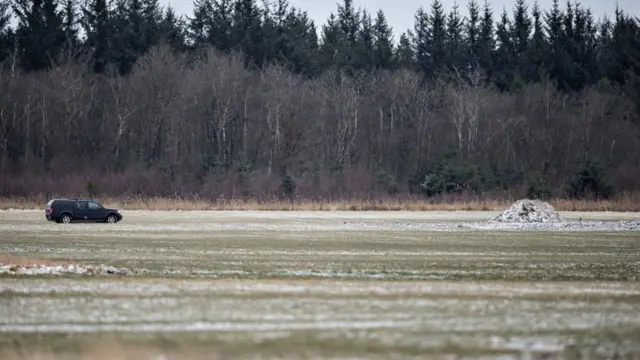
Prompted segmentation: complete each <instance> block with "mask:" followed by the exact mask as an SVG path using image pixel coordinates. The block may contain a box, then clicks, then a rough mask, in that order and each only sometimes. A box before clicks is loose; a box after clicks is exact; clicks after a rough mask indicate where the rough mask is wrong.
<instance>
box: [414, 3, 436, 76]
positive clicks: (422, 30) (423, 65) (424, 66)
mask: <svg viewBox="0 0 640 360" xmlns="http://www.w3.org/2000/svg"><path fill="white" fill-rule="evenodd" d="M410 35H411V43H412V48H413V51H414V56H415V64H416V67H417V69H418V70H419V71H421V72H422V73H424V74H425V75H427V74H432V73H433V70H432V69H433V67H432V64H431V58H430V52H429V51H430V49H429V15H428V14H427V13H426V12H425V11H424V9H423V8H422V7H420V8H419V9H418V11H417V12H416V15H415V24H414V26H413V32H412V33H411V34H410Z"/></svg>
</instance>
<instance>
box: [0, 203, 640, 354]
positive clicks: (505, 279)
mask: <svg viewBox="0 0 640 360" xmlns="http://www.w3.org/2000/svg"><path fill="white" fill-rule="evenodd" d="M492 215H494V213H485V212H463V213H451V212H443V213H421V212H388V213H385V212H361V213H359V212H327V213H314V212H286V213H279V212H206V211H203V212H146V211H134V212H125V220H124V221H123V222H122V223H119V224H116V225H107V224H71V225H59V224H53V223H47V222H46V221H44V215H43V212H42V211H35V212H32V211H4V212H0V263H3V262H4V263H17V262H20V263H22V264H34V263H39V262H40V263H47V264H92V265H99V264H107V265H111V266H116V267H122V268H126V269H128V270H130V272H129V275H124V276H116V275H104V276H86V275H75V276H70V275H46V276H42V275H32V276H28V275H8V274H4V275H0V358H2V359H63V358H64V359H67V358H86V359H114V358H130V359H169V358H171V359H178V358H180V359H195V358H198V359H199V358H207V359H218V358H220V359H226V358H274V357H279V358H281V357H286V358H498V357H501V358H517V359H520V358H522V359H524V358H533V359H537V358H540V359H542V358H563V359H578V358H585V359H586V358H590V359H597V358H611V357H612V356H613V354H614V353H617V354H620V355H622V356H623V358H624V356H627V358H640V337H638V334H640V283H639V282H638V279H639V276H640V232H638V231H629V232H621V231H617V232H607V231H599V232H563V231H553V232H545V231H535V232H525V231H518V232H515V231H493V230H473V229H466V228H463V229H456V230H452V231H428V230H416V228H415V227H411V226H404V225H403V224H417V223H428V222H431V223H433V222H443V221H461V220H486V219H489V218H490V217H491V216H492ZM563 215H565V217H569V218H578V217H583V218H585V219H600V218H606V219H607V220H621V219H637V218H638V214H632V213H627V214H615V213H608V214H601V213H580V214H579V213H574V214H563ZM403 226H404V227H403ZM3 256H4V258H3ZM3 259H4V260H3ZM159 355H164V357H159ZM545 356H546V357H545Z"/></svg>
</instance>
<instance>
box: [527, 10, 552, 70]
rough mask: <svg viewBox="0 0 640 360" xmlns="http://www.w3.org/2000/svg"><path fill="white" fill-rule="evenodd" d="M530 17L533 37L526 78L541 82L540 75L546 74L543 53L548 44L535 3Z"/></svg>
mask: <svg viewBox="0 0 640 360" xmlns="http://www.w3.org/2000/svg"><path fill="white" fill-rule="evenodd" d="M532 15H533V35H532V37H531V46H530V47H529V51H528V55H527V57H528V58H529V61H530V70H529V73H528V76H527V78H529V79H532V80H534V81H541V80H542V78H541V75H542V76H546V75H543V74H545V73H546V72H547V68H546V61H545V52H546V51H547V47H548V43H547V39H546V35H545V33H544V27H543V24H542V13H541V12H540V6H539V4H538V2H537V1H536V2H534V4H533V8H532Z"/></svg>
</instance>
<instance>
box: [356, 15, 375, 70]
mask: <svg viewBox="0 0 640 360" xmlns="http://www.w3.org/2000/svg"><path fill="white" fill-rule="evenodd" d="M355 50H356V58H355V62H354V63H355V68H356V69H359V70H365V71H367V72H369V71H371V69H372V68H373V66H374V63H375V51H374V34H373V20H372V19H371V15H369V13H368V12H367V11H366V10H363V11H362V16H361V21H360V29H359V30H358V34H357V45H356V48H355Z"/></svg>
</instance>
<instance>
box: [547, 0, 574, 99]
mask: <svg viewBox="0 0 640 360" xmlns="http://www.w3.org/2000/svg"><path fill="white" fill-rule="evenodd" d="M564 18H565V16H564V14H563V12H562V10H560V6H559V4H558V0H554V1H553V7H552V8H551V11H550V12H547V13H546V14H545V22H546V31H547V37H548V42H549V47H548V49H547V52H546V56H545V58H546V59H547V60H546V63H547V64H548V66H549V75H550V76H551V78H552V79H554V80H555V81H556V82H557V84H558V88H560V89H564V90H566V89H568V88H569V87H570V85H569V84H568V83H567V81H566V79H567V77H570V74H569V73H568V72H569V71H570V69H569V62H570V59H569V57H568V55H567V51H566V49H567V47H566V46H565V44H564V33H563V31H564V30H563V29H564V27H563V22H564Z"/></svg>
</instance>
